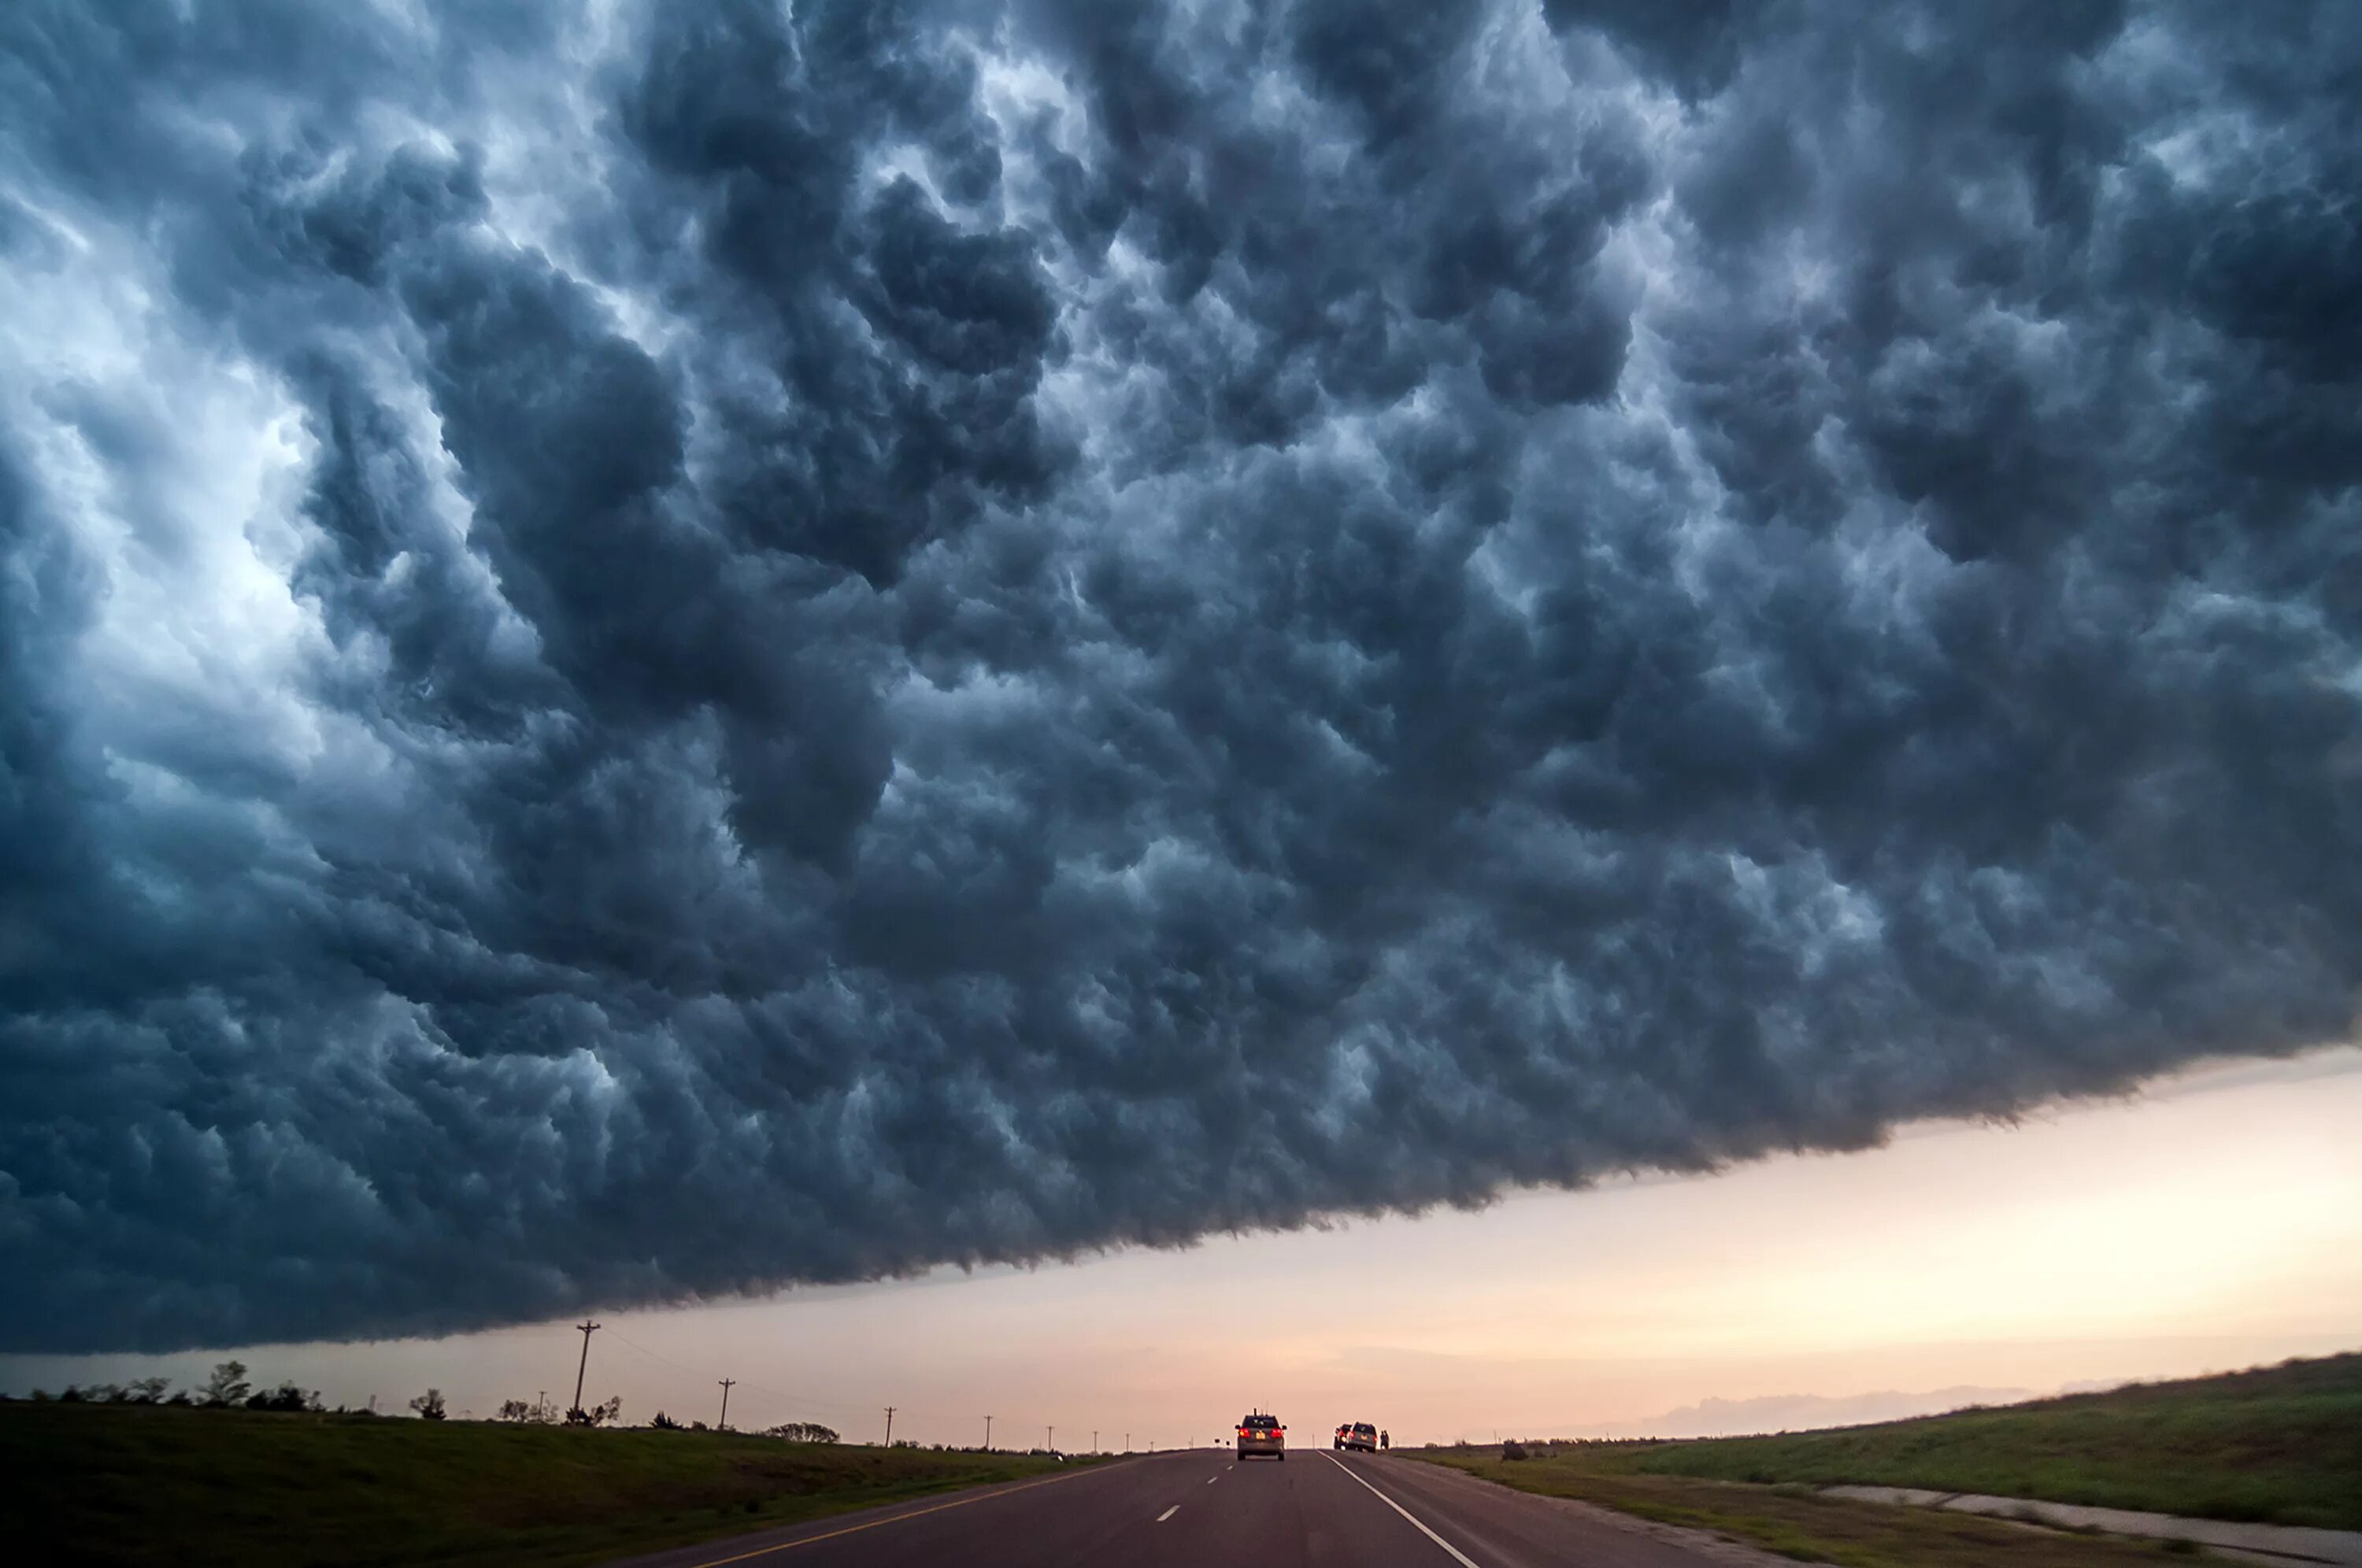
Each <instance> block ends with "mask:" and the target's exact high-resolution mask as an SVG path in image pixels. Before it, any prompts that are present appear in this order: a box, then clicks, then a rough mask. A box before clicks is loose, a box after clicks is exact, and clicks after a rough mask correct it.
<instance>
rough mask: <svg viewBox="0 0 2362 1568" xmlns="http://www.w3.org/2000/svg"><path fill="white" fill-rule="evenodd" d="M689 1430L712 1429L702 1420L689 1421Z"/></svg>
mask: <svg viewBox="0 0 2362 1568" xmlns="http://www.w3.org/2000/svg"><path fill="white" fill-rule="evenodd" d="M689 1430H690V1431H693V1432H701V1431H709V1430H712V1429H711V1428H709V1427H708V1426H706V1424H705V1423H704V1422H703V1421H691V1422H690V1423H689Z"/></svg>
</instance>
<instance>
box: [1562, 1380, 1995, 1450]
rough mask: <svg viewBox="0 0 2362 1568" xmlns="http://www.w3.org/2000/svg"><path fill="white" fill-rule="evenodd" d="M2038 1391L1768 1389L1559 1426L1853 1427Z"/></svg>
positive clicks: (1691, 1434) (1694, 1433)
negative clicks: (1833, 1393)
mask: <svg viewBox="0 0 2362 1568" xmlns="http://www.w3.org/2000/svg"><path fill="white" fill-rule="evenodd" d="M2040 1392H2041V1391H2040V1390H2038V1389H2033V1388H1970V1387H1958V1388H1935V1389H1930V1390H1927V1391H1926V1392H1925V1393H1915V1394H1914V1393H1903V1392H1900V1391H1897V1390H1894V1389H1891V1388H1890V1389H1886V1390H1884V1391H1882V1392H1880V1393H1876V1394H1849V1395H1843V1396H1838V1397H1829V1396H1827V1395H1820V1394H1768V1395H1765V1396H1763V1397H1760V1398H1756V1399H1702V1400H1700V1401H1699V1402H1698V1403H1696V1404H1694V1405H1684V1406H1683V1407H1682V1408H1680V1409H1678V1410H1668V1411H1666V1412H1665V1413H1664V1414H1663V1415H1661V1416H1651V1417H1650V1418H1648V1419H1646V1420H1639V1421H1621V1422H1612V1423H1608V1424H1606V1425H1600V1426H1592V1427H1568V1428H1564V1429H1559V1430H1566V1431H1568V1432H1570V1433H1571V1434H1572V1435H1573V1436H1577V1437H1599V1438H1642V1437H1655V1438H1708V1437H1745V1436H1749V1435H1751V1434H1753V1433H1757V1432H1805V1431H1818V1430H1822V1429H1823V1428H1826V1427H1856V1426H1861V1425H1863V1424H1864V1423H1866V1422H1871V1421H1901V1420H1908V1419H1911V1418H1912V1417H1914V1416H1940V1415H1943V1414H1945V1413H1946V1412H1948V1411H1951V1410H1964V1409H1967V1408H1969V1407H1970V1406H1972V1405H2014V1404H2017V1403H2019V1402H2021V1401H2023V1400H2026V1399H2033V1398H2037V1397H2040Z"/></svg>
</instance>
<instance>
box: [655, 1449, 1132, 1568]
mask: <svg viewBox="0 0 2362 1568" xmlns="http://www.w3.org/2000/svg"><path fill="white" fill-rule="evenodd" d="M1096 1469H1098V1466H1097V1465H1093V1466H1091V1470H1096ZM1090 1473H1091V1471H1090V1470H1071V1471H1068V1472H1067V1473H1066V1474H1064V1475H1045V1476H1043V1478H1042V1479H1041V1480H1039V1481H1027V1482H1024V1483H1022V1484H1021V1485H1015V1486H1004V1487H1002V1488H1001V1489H999V1491H994V1492H980V1493H978V1494H977V1496H973V1497H960V1498H957V1499H955V1500H954V1501H952V1502H948V1503H937V1504H936V1505H935V1506H934V1507H931V1508H913V1509H912V1510H911V1512H909V1513H907V1514H896V1515H895V1516H894V1517H893V1518H890V1519H871V1520H870V1521H869V1522H868V1523H867V1524H857V1525H847V1526H845V1527H844V1529H833V1530H830V1531H829V1532H828V1533H827V1534H825V1535H807V1536H803V1537H801V1538H800V1539H798V1540H783V1541H781V1542H779V1543H778V1545H777V1546H758V1547H756V1549H755V1550H754V1551H742V1552H740V1553H739V1554H738V1555H737V1556H735V1557H716V1558H713V1559H712V1560H711V1561H709V1562H699V1563H696V1564H693V1568H722V1565H723V1563H725V1562H745V1561H746V1560H747V1559H749V1558H754V1557H768V1556H769V1555H771V1553H773V1552H774V1551H793V1550H794V1549H795V1548H797V1547H799V1546H811V1545H812V1544H814V1543H815V1542H818V1541H823V1540H835V1539H836V1538H837V1537H838V1536H841V1535H859V1534H860V1533H861V1532H862V1531H863V1530H865V1529H877V1528H879V1527H880V1526H882V1525H889V1524H900V1523H901V1522H902V1521H903V1520H904V1519H915V1518H920V1517H921V1516H922V1515H925V1514H940V1513H942V1512H943V1511H944V1509H945V1508H965V1507H967V1506H968V1505H969V1504H970V1503H983V1502H989V1501H990V1500H991V1499H993V1498H995V1497H1009V1496H1015V1495H1016V1494H1018V1493H1020V1492H1031V1491H1032V1489H1033V1488H1034V1487H1036V1486H1053V1485H1057V1484H1058V1483H1059V1482H1061V1481H1072V1480H1074V1479H1075V1478H1076V1476H1078V1475H1088V1474H1090Z"/></svg>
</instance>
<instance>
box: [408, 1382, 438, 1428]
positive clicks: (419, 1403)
mask: <svg viewBox="0 0 2362 1568" xmlns="http://www.w3.org/2000/svg"><path fill="white" fill-rule="evenodd" d="M410 1408H412V1409H414V1410H415V1411H417V1412H418V1419H420V1420H423V1421H439V1420H441V1419H443V1418H444V1416H445V1414H446V1413H447V1412H446V1411H445V1410H444V1408H443V1390H441V1389H440V1388H429V1389H428V1390H427V1391H426V1392H425V1393H424V1394H421V1395H420V1396H419V1397H417V1398H415V1399H413V1400H412V1401H411V1402H410Z"/></svg>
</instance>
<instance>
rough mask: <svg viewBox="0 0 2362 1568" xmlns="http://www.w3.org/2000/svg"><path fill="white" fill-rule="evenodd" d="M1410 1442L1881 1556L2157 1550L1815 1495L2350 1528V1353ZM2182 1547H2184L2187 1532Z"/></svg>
mask: <svg viewBox="0 0 2362 1568" xmlns="http://www.w3.org/2000/svg"><path fill="white" fill-rule="evenodd" d="M1508 1446H1509V1447H1511V1448H1514V1449H1515V1450H1517V1451H1519V1452H1523V1453H1525V1454H1526V1455H1527V1457H1526V1458H1524V1459H1523V1460H1522V1461H1520V1460H1515V1459H1505V1458H1504V1457H1503V1454H1504V1452H1507V1449H1504V1448H1483V1449H1479V1448H1473V1447H1465V1448H1456V1449H1455V1448H1445V1449H1428V1450H1422V1451H1416V1452H1414V1453H1413V1455H1412V1456H1413V1457H1416V1458H1420V1459H1425V1460H1429V1461H1430V1462H1433V1463H1443V1464H1449V1465H1451V1466H1453V1467H1455V1468H1457V1469H1461V1470H1465V1471H1467V1472H1469V1473H1470V1474H1476V1475H1481V1476H1484V1477H1485V1478H1486V1479H1488V1480H1493V1481H1498V1482H1501V1483H1504V1484H1505V1485H1511V1486H1515V1487H1518V1488H1519V1489H1520V1490H1523V1491H1528V1492H1535V1493H1540V1494H1541V1495H1543V1496H1561V1497H1573V1498H1577V1499H1580V1500H1582V1501H1585V1502H1591V1503H1596V1504H1599V1505H1601V1506H1603V1507H1612V1508H1618V1509H1621V1510H1623V1511H1624V1512H1627V1513H1632V1514H1638V1515H1640V1516H1641V1517H1643V1518H1653V1519H1658V1520H1661V1521H1662V1522H1665V1523H1670V1524H1683V1525H1690V1526H1694V1527H1698V1528H1703V1529H1713V1530H1716V1531H1719V1532H1721V1533H1724V1534H1728V1535H1732V1536H1736V1537H1738V1538H1739V1539H1741V1540H1750V1541H1753V1542H1755V1543H1757V1544H1759V1545H1763V1546H1767V1547H1770V1548H1771V1549H1772V1550H1774V1551H1782V1552H1784V1553H1786V1554H1787V1555H1789V1556H1792V1557H1797V1558H1801V1559H1803V1560H1805V1561H1826V1562H1840V1563H1847V1564H1854V1565H1858V1568H1885V1565H1887V1564H1890V1563H1893V1564H1903V1563H1932V1564H1945V1563H1955V1562H1957V1563H1960V1564H1964V1565H1965V1564H1968V1563H1972V1562H1988V1561H1990V1562H2006V1563H2011V1564H2025V1565H2029V1568H2030V1565H2035V1564H2048V1563H2068V1562H2078V1563H2081V1562H2094V1563H2096V1562H2140V1561H2151V1560H2154V1559H2155V1558H2156V1557H2157V1556H2158V1555H2159V1554H2160V1553H2170V1552H2172V1551H2174V1549H2173V1548H2172V1547H2171V1546H2165V1547H2157V1546H2144V1545H2136V1544H2134V1543H2131V1542H2124V1541H2114V1540H2096V1539H2091V1538H2083V1537H2078V1536H2076V1535H2073V1534H2070V1533H2064V1532H2053V1531H2043V1530H2030V1529H2023V1528H2019V1527H2016V1526H2013V1525H2010V1524H2005V1523H2001V1522H1998V1521H1993V1520H1988V1519H1980V1518H1973V1517H1971V1516H1968V1515H1960V1514H1950V1513H1944V1512H1939V1511H1936V1510H1931V1509H1925V1508H1913V1507H1900V1506H1887V1505H1880V1504H1873V1503H1857V1502H1851V1501H1848V1500H1845V1499H1842V1498H1835V1497H1825V1496H1818V1495H1817V1488H1819V1487H1821V1486H1826V1485H1840V1484H1856V1485H1887V1486H1918V1487H1927V1488H1931V1489H1933V1490H1937V1491H1943V1492H1981V1493H1988V1494H1991V1495H1993V1496H2004V1497H2026V1498H2036V1499H2040V1500H2044V1501H2049V1502H2061V1503H2086V1504H2094V1505H2098V1506H2100V1507H2117V1508H2138V1509H2144V1510H2147V1511H2151V1512H2157V1513H2168V1514H2179V1515H2182V1516H2184V1517H2189V1518H2214V1519H2231V1520H2238V1521H2245V1522H2257V1523H2267V1524H2287V1525H2310V1526H2314V1527H2317V1528H2323V1529H2362V1489H2357V1488H2356V1485H2354V1477H2355V1476H2356V1475H2362V1354H2351V1355H2339V1356H2331V1357H2327V1358H2324V1359H2321V1360H2312V1361H2291V1362H2286V1363H2283V1364H2280V1365H2279V1366H2273V1367H2263V1368H2258V1369H2257V1370H2255V1371H2252V1372H2241V1373H2232V1374H2228V1375H2221V1376H2214V1377H2201V1378H2190V1379H2184V1380H2181V1381H2178V1382H2172V1383H2154V1384H2143V1385H2136V1386H2130V1387H2125V1388H2119V1389H2115V1390H2112V1391H2111V1392H2108V1393H2104V1394H2085V1395H2076V1396H2071V1397H2066V1398H2059V1399H2045V1400H2039V1401H2036V1402H2034V1403H2031V1404H2025V1405H2012V1406H2006V1407H2002V1408H1992V1409H1973V1410H1963V1411H1958V1412H1955V1413H1953V1414H1951V1415H1947V1416H1930V1417H1926V1418H1923V1419H1917V1420H1910V1421H1890V1422H1885V1423H1882V1424H1880V1425H1877V1426H1866V1427H1846V1428H1839V1429H1836V1430H1828V1431H1816V1432H1795V1433H1783V1434H1780V1435H1776V1436H1768V1437H1750V1438H1710V1439H1701V1440H1695V1441H1623V1442H1562V1441H1536V1440H1532V1439H1527V1440H1524V1441H1521V1442H1518V1443H1517V1444H1514V1445H1508ZM2184 1550H2185V1551H2186V1549H2184Z"/></svg>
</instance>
